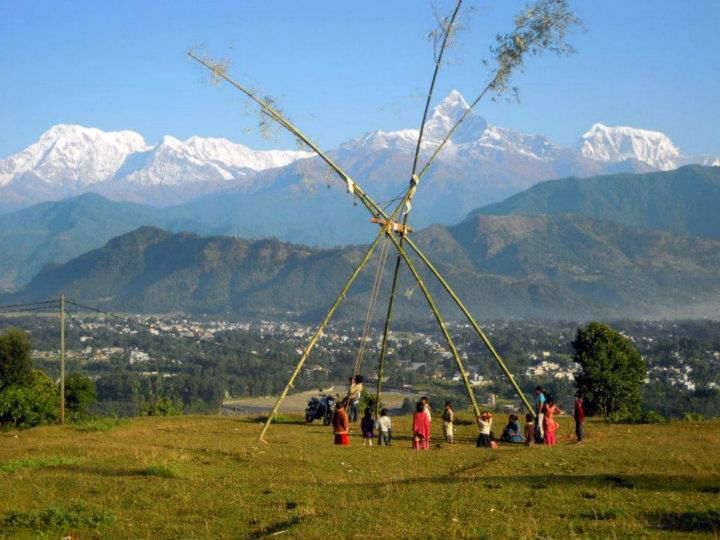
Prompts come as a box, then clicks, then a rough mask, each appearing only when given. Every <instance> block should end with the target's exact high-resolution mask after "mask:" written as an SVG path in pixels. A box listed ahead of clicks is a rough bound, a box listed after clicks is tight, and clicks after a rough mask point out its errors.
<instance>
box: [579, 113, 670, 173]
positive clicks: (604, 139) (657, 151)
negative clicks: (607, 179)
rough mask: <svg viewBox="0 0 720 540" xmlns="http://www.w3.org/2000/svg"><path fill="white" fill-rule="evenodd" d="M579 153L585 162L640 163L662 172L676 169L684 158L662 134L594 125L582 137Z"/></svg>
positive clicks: (644, 130)
mask: <svg viewBox="0 0 720 540" xmlns="http://www.w3.org/2000/svg"><path fill="white" fill-rule="evenodd" d="M579 151H580V154H581V155H582V156H583V157H584V158H586V159H590V160H594V161H600V162H605V163H620V162H623V161H627V160H637V161H639V162H641V163H645V164H647V165H650V166H651V167H653V168H654V169H659V170H663V171H667V170H670V169H675V168H676V167H677V166H678V163H679V160H680V157H681V155H680V150H678V149H677V148H676V147H675V145H674V144H673V143H672V141H671V140H670V138H669V137H668V136H667V135H665V134H663V133H660V132H658V131H649V130H646V129H637V128H631V127H609V126H605V125H603V124H594V125H593V126H592V128H590V131H588V132H587V133H585V134H584V135H583V136H582V139H581V140H580V143H579Z"/></svg>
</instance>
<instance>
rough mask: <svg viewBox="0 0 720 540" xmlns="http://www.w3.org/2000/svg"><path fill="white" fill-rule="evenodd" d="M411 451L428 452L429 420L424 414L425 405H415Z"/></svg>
mask: <svg viewBox="0 0 720 540" xmlns="http://www.w3.org/2000/svg"><path fill="white" fill-rule="evenodd" d="M412 429H413V446H412V447H413V450H430V418H428V415H427V414H426V413H425V405H423V404H422V403H418V404H417V412H416V413H415V416H413V426H412Z"/></svg>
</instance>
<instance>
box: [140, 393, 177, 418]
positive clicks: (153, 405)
mask: <svg viewBox="0 0 720 540" xmlns="http://www.w3.org/2000/svg"><path fill="white" fill-rule="evenodd" d="M182 412H183V406H182V403H181V402H180V401H176V400H173V399H170V398H168V397H159V398H157V399H153V400H150V401H146V402H145V403H144V404H143V405H142V409H141V410H140V415H141V416H179V415H181V414H182Z"/></svg>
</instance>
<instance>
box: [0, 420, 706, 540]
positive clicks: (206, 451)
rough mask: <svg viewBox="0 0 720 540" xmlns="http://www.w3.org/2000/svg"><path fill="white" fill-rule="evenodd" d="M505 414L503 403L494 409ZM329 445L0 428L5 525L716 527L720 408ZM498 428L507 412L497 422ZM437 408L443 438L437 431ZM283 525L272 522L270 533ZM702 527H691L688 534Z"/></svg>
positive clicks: (290, 530)
mask: <svg viewBox="0 0 720 540" xmlns="http://www.w3.org/2000/svg"><path fill="white" fill-rule="evenodd" d="M502 420H504V418H500V417H498V419H497V421H496V422H497V423H502ZM394 422H395V426H394V433H395V444H394V446H391V447H373V448H363V447H362V445H361V442H360V439H359V438H358V437H357V436H356V435H355V434H353V435H352V437H351V440H352V442H351V446H350V447H349V448H338V447H336V446H334V445H333V444H332V435H331V432H330V430H329V428H327V427H323V426H319V425H312V426H307V425H302V423H298V424H276V425H274V426H272V427H271V430H270V431H269V433H268V440H269V444H262V443H258V442H257V436H258V433H259V430H260V425H259V424H258V423H257V421H256V420H254V419H251V418H241V417H236V418H229V417H217V416H216V417H171V418H138V419H134V420H128V421H120V422H118V421H95V422H94V423H90V424H87V425H82V424H81V425H77V426H72V425H70V426H66V427H57V426H54V427H43V428H36V429H32V430H29V431H22V432H0V492H1V493H2V494H3V496H2V497H0V536H6V537H12V538H15V537H21V538H36V537H48V538H62V537H71V538H108V539H110V538H156V539H165V538H214V539H218V538H233V539H234V538H249V539H252V538H270V537H273V538H274V537H275V536H281V537H282V538H352V537H356V536H367V537H372V538H378V537H379V538H574V537H579V538H629V537H652V538H657V537H670V538H687V537H695V536H697V537H700V535H706V536H712V535H713V534H715V535H716V536H717V534H718V531H719V528H720V513H719V512H718V506H717V499H718V486H720V475H719V474H718V471H719V470H720V458H719V457H718V453H717V452H712V451H710V450H711V449H713V448H718V447H719V446H720V424H718V422H717V421H705V422H673V423H670V424H659V425H645V426H618V425H615V426H613V425H607V424H604V423H602V422H594V421H590V422H589V424H588V426H587V439H586V441H584V442H583V444H580V445H578V444H575V443H574V442H572V436H571V435H570V434H571V432H572V426H571V423H572V420H571V419H570V418H567V417H561V418H560V424H561V427H560V440H559V444H558V446H555V447H545V446H536V447H533V448H525V447H524V446H510V445H501V446H500V448H499V449H498V450H488V449H479V448H475V446H474V443H473V441H474V438H475V436H476V432H477V428H476V427H475V426H473V425H472V424H470V423H469V422H468V425H459V426H457V428H456V431H457V436H456V439H457V441H458V442H457V443H456V444H454V445H451V446H449V445H445V444H440V445H437V444H433V447H432V449H431V450H430V451H429V452H413V451H412V450H411V449H410V441H409V437H408V430H409V422H410V419H409V418H408V417H397V418H395V419H394ZM500 427H502V426H500ZM440 432H441V426H440V425H439V423H438V422H437V421H434V422H433V439H434V441H436V442H438V443H439V442H440V441H441V433H440ZM271 535H274V536H271ZM690 535H693V536H690Z"/></svg>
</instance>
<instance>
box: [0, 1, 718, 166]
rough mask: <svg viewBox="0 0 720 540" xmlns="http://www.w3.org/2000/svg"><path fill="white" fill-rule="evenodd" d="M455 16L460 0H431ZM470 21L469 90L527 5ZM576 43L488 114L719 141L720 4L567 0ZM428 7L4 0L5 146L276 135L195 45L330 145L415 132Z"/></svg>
mask: <svg viewBox="0 0 720 540" xmlns="http://www.w3.org/2000/svg"><path fill="white" fill-rule="evenodd" d="M434 3H435V6H436V8H437V9H438V10H439V11H440V12H447V11H448V10H449V9H450V8H451V7H452V4H453V2H451V1H449V0H437V1H435V2H434ZM466 5H467V7H471V8H472V10H470V11H468V10H466V11H465V13H466V16H465V24H466V29H465V31H464V32H462V33H461V34H460V36H459V39H458V43H457V44H456V46H455V47H454V48H453V49H452V50H451V52H450V54H449V57H448V59H449V63H448V65H447V66H446V67H445V69H444V71H443V73H442V75H441V81H440V83H439V86H438V90H437V94H436V95H437V97H438V99H439V98H441V97H442V95H444V94H446V93H447V92H448V91H449V90H451V89H452V88H457V89H458V90H460V91H461V92H462V93H463V95H465V96H466V98H468V99H470V98H471V97H472V96H473V95H474V94H476V93H477V91H478V90H479V89H480V88H481V87H482V83H483V81H484V80H485V72H484V71H483V69H482V64H481V60H482V58H483V57H485V56H487V55H486V51H487V47H488V45H490V44H491V42H492V38H493V36H494V35H495V33H497V32H500V31H505V30H508V29H509V28H510V25H511V22H512V16H513V14H514V13H515V12H516V11H517V10H518V9H519V8H520V7H522V6H523V5H524V2H516V1H513V0H506V1H502V2H501V1H495V2H488V1H476V2H466ZM571 6H572V7H573V9H574V10H575V12H576V13H577V14H578V15H579V16H580V17H581V18H582V19H583V21H584V24H585V30H584V31H581V32H578V33H576V34H574V35H573V36H571V39H570V41H571V43H572V44H573V45H575V47H576V48H577V49H578V54H576V55H573V56H571V57H564V58H560V57H554V56H547V57H543V58H536V59H531V60H530V62H529V63H528V66H527V69H526V71H525V72H524V73H523V74H520V75H519V76H517V77H516V78H515V79H514V81H513V82H514V84H516V85H517V86H519V87H520V91H521V102H520V103H519V104H506V103H493V102H490V101H487V102H484V103H483V104H482V105H481V106H480V108H479V110H478V112H479V113H480V114H481V115H483V116H485V117H486V118H487V119H488V120H489V121H490V122H491V123H493V124H495V125H500V126H504V127H511V128H515V129H519V130H522V131H525V132H530V133H541V134H544V135H547V136H549V137H550V138H551V139H552V140H554V141H555V142H557V143H559V144H563V145H570V144H573V143H574V142H575V141H576V140H577V139H578V138H579V137H580V135H581V134H582V133H583V132H585V131H586V130H587V129H589V128H590V126H591V125H592V124H593V123H594V122H603V123H605V124H608V125H631V126H635V127H644V128H648V129H655V130H659V131H663V132H665V133H667V134H668V135H669V136H670V137H671V138H672V139H673V141H674V142H675V144H676V145H677V146H679V147H680V148H681V150H683V151H684V152H685V153H688V154H692V153H701V152H715V153H718V152H720V129H719V128H718V126H720V106H718V97H717V96H720V53H719V52H718V51H720V32H719V31H718V29H719V28H720V1H718V0H694V1H692V2H687V1H684V2H682V1H674V0H663V1H660V0H652V1H651V0H632V1H627V0H622V1H621V0H603V1H580V0H574V1H572V0H571ZM432 28H433V15H432V9H431V4H430V2H427V1H424V0H412V1H410V0H394V1H392V2H387V1H384V2H380V1H374V0H364V1H362V2H337V1H332V2H331V1H322V0H320V1H313V2H297V1H290V0H283V1H279V0H247V1H233V2H221V1H218V2H209V1H192V2H190V1H172V2H170V1H155V2H138V1H127V0H126V1H103V2H96V1H92V2H91V1H87V0H80V1H74V2H69V1H53V2H46V1H33V2H27V1H21V0H4V1H3V2H0V72H1V73H2V82H0V157H5V156H7V155H9V154H11V153H13V152H15V151H18V150H20V149H22V148H24V147H25V146H27V145H28V144H30V143H32V142H33V141H35V140H36V139H37V138H38V137H39V136H40V134H41V133H42V132H44V131H45V130H46V129H47V128H49V127H50V126H52V125H54V124H58V123H68V124H70V123H72V124H82V125H87V126H93V127H98V128H100V129H103V130H118V129H132V130H134V131H138V132H140V133H141V134H143V135H144V136H145V138H146V139H147V140H148V142H157V141H158V140H159V139H160V138H161V137H162V136H163V135H165V134H171V135H174V136H176V137H179V138H182V139H184V138H187V137H189V136H191V135H201V136H218V137H227V138H229V139H231V140H234V141H237V142H242V143H243V144H247V145H248V146H251V147H254V148H271V147H288V148H292V147H293V143H292V141H291V140H290V139H289V138H286V137H282V136H281V137H279V138H278V139H277V140H271V141H268V140H264V139H262V137H261V136H260V135H259V134H258V133H257V129H256V128H255V126H256V116H255V113H254V109H252V107H250V106H249V105H248V104H247V101H246V100H243V99H242V97H241V96H240V94H239V93H237V92H236V91H233V90H231V89H230V88H229V87H223V86H219V87H216V86H215V85H213V84H212V83H211V82H210V80H209V79H208V77H207V76H206V75H205V74H204V73H203V72H202V70H201V69H200V68H199V67H197V66H196V65H194V64H193V63H192V61H190V60H189V59H188V58H187V57H186V56H185V52H186V51H187V50H188V49H191V48H193V49H195V50H198V51H200V52H202V53H207V54H210V55H213V56H215V57H218V58H223V57H226V58H229V59H230V60H231V67H230V73H231V74H232V75H233V76H235V77H236V78H237V79H238V80H240V81H242V82H245V83H247V84H249V85H250V86H251V87H253V88H256V89H259V90H260V91H261V92H262V93H263V94H269V95H272V96H273V97H275V98H277V100H278V102H279V103H280V104H281V106H282V108H283V110H284V111H285V112H286V113H287V114H288V115H289V116H290V117H291V119H293V120H294V121H296V122H297V123H298V124H299V125H300V126H301V127H302V128H303V129H304V130H305V131H306V132H307V133H309V134H310V135H311V136H312V137H313V138H315V139H316V140H319V141H320V143H321V144H322V146H324V147H326V148H331V147H333V146H336V145H337V144H339V143H341V142H342V141H345V140H347V139H350V138H353V137H356V136H359V135H361V134H362V133H364V132H366V131H369V130H371V129H375V128H382V129H398V128H403V127H417V124H418V122H419V117H420V114H421V106H422V100H423V94H424V92H425V90H426V87H427V84H428V82H429V77H430V75H431V70H432V62H433V58H432V48H431V45H430V42H429V41H428V40H427V38H426V35H427V33H428V32H429V31H430V30H431V29H432Z"/></svg>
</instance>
